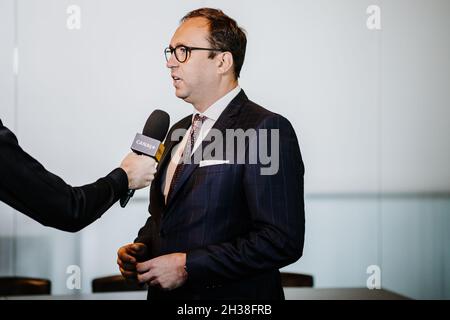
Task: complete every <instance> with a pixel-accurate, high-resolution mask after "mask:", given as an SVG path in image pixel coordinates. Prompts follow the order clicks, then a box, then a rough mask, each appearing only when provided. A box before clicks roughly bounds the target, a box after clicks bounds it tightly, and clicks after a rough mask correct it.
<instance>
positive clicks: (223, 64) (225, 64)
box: [217, 51, 233, 74]
mask: <svg viewBox="0 0 450 320" xmlns="http://www.w3.org/2000/svg"><path fill="white" fill-rule="evenodd" d="M232 67H233V55H232V54H231V52H228V51H226V52H222V53H221V54H219V55H217V68H218V69H217V71H218V72H219V73H220V74H225V73H227V72H229V70H230V69H231V68H232Z"/></svg>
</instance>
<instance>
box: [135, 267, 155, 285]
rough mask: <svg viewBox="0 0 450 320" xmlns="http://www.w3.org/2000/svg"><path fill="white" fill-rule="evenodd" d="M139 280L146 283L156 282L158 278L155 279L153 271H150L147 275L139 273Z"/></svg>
mask: <svg viewBox="0 0 450 320" xmlns="http://www.w3.org/2000/svg"><path fill="white" fill-rule="evenodd" d="M137 279H138V281H139V282H141V283H145V282H149V281H152V280H155V279H156V277H155V274H154V272H153V271H152V270H150V271H149V272H146V273H138V274H137Z"/></svg>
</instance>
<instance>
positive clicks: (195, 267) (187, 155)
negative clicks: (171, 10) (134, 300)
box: [118, 8, 304, 299]
mask: <svg viewBox="0 0 450 320" xmlns="http://www.w3.org/2000/svg"><path fill="white" fill-rule="evenodd" d="M245 47H246V36H245V34H244V32H243V31H242V29H241V28H239V27H238V26H237V24H236V22H235V21H234V20H233V19H231V18H229V17H228V16H226V15H225V14H224V13H223V12H222V11H220V10H215V9H208V8H203V9H198V10H195V11H193V12H190V13H188V14H187V15H186V16H185V17H184V18H183V19H182V23H181V25H180V27H179V28H178V29H177V31H176V32H175V34H174V36H173V37H172V40H171V43H170V47H169V48H167V49H166V58H167V67H168V68H170V70H171V75H172V78H173V81H174V87H175V94H176V96H177V97H179V98H181V99H183V100H184V101H186V102H188V103H191V104H192V105H193V106H194V114H193V115H189V116H187V117H186V118H184V119H182V120H181V121H179V122H178V123H176V124H175V125H174V126H173V127H172V128H171V130H170V131H169V134H168V137H167V139H166V149H165V152H164V154H163V157H162V159H161V162H160V164H159V168H158V171H157V174H156V176H155V180H154V182H153V184H152V186H151V191H150V206H149V211H150V214H151V216H150V218H148V220H147V223H146V224H145V226H144V227H143V228H142V229H141V230H140V231H139V235H138V237H137V239H136V240H135V242H134V243H133V244H128V245H125V246H123V247H122V248H120V249H119V251H118V264H119V267H120V271H121V272H122V274H123V275H124V276H125V277H126V278H135V279H137V280H138V281H139V282H141V283H144V282H145V283H148V284H149V298H150V299H233V298H234V299H240V298H242V299H283V298H284V294H283V289H282V286H281V279H280V273H279V268H281V267H283V266H286V265H288V264H290V263H293V262H295V261H296V260H298V259H299V258H300V257H301V255H302V252H303V241H304V201H303V175H304V167H303V162H302V157H301V153H300V149H299V145H298V141H297V138H296V135H295V132H294V129H293V128H292V126H291V124H290V123H289V121H288V120H286V119H285V118H283V117H282V116H280V115H278V114H275V113H272V112H270V111H268V110H266V109H264V108H262V107H261V106H258V105H257V104H255V103H254V102H252V101H250V100H249V99H248V98H247V96H246V94H245V93H244V91H243V90H241V89H240V87H239V85H238V77H239V73H240V70H241V67H242V64H243V61H244V56H245ZM186 129H187V131H186ZM180 131H181V132H183V131H184V132H185V134H184V135H182V134H181V135H180ZM230 132H231V133H236V135H237V136H240V137H241V138H242V132H244V133H248V132H250V133H253V134H249V135H248V136H247V137H245V136H244V138H248V139H247V140H246V141H245V143H243V144H241V145H240V146H239V145H238V146H236V145H235V144H234V143H233V142H235V140H236V139H235V136H232V135H228V134H229V133H230ZM267 132H271V133H274V134H273V135H272V134H266V133H267ZM263 133H264V134H263ZM213 135H214V138H213ZM220 136H221V137H225V138H223V139H220ZM264 138H267V139H264ZM222 140H223V141H222ZM238 140H239V138H238ZM264 140H267V141H266V142H268V145H269V148H270V150H271V157H272V159H275V160H276V161H275V162H277V163H276V164H275V166H274V167H275V170H272V172H269V174H267V173H266V171H264V169H267V168H265V165H267V162H264V163H263V161H256V162H252V161H251V159H254V158H253V156H254V154H252V151H251V150H253V149H254V147H255V146H257V148H256V150H258V152H257V153H258V155H259V152H260V151H261V149H263V148H261V144H260V142H261V141H263V142H264ZM221 141H222V142H223V143H220V142H221ZM211 145H213V146H215V147H214V148H211V147H210V146H211ZM230 146H231V148H230ZM211 150H214V151H213V152H209V151H211ZM206 151H208V152H206ZM230 151H232V152H230ZM242 153H244V155H243V154H242ZM220 154H222V155H223V154H225V155H224V157H223V158H222V160H220V159H219V160H218V159H217V158H218V156H220ZM277 156H278V158H277ZM219 158H220V157H219ZM243 159H244V161H242V160H243ZM197 160H200V161H197ZM239 160H241V161H239ZM269 171H270V170H269Z"/></svg>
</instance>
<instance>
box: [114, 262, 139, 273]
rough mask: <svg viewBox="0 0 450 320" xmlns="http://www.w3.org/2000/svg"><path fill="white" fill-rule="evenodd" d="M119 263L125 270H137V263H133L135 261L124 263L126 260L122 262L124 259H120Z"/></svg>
mask: <svg viewBox="0 0 450 320" xmlns="http://www.w3.org/2000/svg"><path fill="white" fill-rule="evenodd" d="M117 264H118V265H119V267H121V268H122V269H125V270H127V271H134V272H136V264H133V263H126V262H125V263H124V262H122V261H119V262H118V263H117Z"/></svg>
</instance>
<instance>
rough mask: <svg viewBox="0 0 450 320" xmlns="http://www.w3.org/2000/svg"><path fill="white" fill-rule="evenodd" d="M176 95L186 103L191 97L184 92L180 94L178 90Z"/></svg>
mask: <svg viewBox="0 0 450 320" xmlns="http://www.w3.org/2000/svg"><path fill="white" fill-rule="evenodd" d="M175 95H176V96H177V98H180V99H182V100H184V101H186V99H187V98H188V97H189V95H187V94H185V93H183V92H179V91H178V90H176V91H175Z"/></svg>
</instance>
